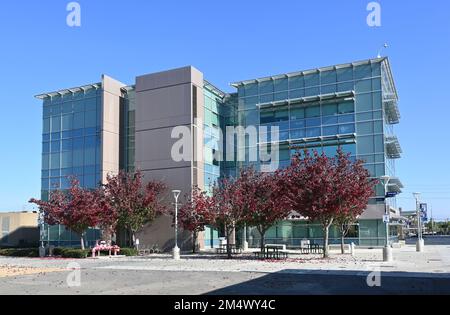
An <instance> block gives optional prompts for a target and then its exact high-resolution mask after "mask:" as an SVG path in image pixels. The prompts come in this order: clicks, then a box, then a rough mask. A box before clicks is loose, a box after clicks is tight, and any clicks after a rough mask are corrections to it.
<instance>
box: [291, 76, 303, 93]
mask: <svg viewBox="0 0 450 315" xmlns="http://www.w3.org/2000/svg"><path fill="white" fill-rule="evenodd" d="M304 86H305V84H304V82H303V76H301V75H298V76H295V77H290V78H289V89H291V90H292V89H300V88H303V87H304Z"/></svg>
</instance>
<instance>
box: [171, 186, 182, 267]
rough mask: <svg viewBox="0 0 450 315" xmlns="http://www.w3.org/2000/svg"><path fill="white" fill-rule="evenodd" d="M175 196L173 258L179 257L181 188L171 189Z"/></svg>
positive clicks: (177, 258)
mask: <svg viewBox="0 0 450 315" xmlns="http://www.w3.org/2000/svg"><path fill="white" fill-rule="evenodd" d="M172 193H173V197H174V198H175V247H174V248H173V259H175V260H179V259H180V249H179V248H178V197H180V194H181V190H172Z"/></svg>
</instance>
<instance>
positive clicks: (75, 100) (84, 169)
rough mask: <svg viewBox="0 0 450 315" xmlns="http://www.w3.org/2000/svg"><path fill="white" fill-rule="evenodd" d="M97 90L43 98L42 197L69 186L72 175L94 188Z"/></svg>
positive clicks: (98, 165)
mask: <svg viewBox="0 0 450 315" xmlns="http://www.w3.org/2000/svg"><path fill="white" fill-rule="evenodd" d="M101 107H102V96H101V90H96V89H89V90H87V91H85V92H76V93H67V94H64V95H56V96H54V97H51V98H47V99H45V100H44V113H43V126H44V128H43V133H42V140H43V142H42V185H41V187H42V198H43V199H46V198H48V193H49V191H51V190H55V189H67V188H69V187H70V179H69V178H70V176H75V177H76V178H77V179H78V180H79V181H80V184H81V185H82V186H84V187H88V188H95V187H96V186H97V184H98V183H99V182H100V180H101V178H100V171H101V170H100V168H101V114H102V110H101Z"/></svg>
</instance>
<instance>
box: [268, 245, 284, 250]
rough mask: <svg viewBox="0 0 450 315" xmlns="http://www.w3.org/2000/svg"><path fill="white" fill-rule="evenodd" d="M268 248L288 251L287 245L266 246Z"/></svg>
mask: <svg viewBox="0 0 450 315" xmlns="http://www.w3.org/2000/svg"><path fill="white" fill-rule="evenodd" d="M265 247H266V248H278V249H280V250H284V251H286V245H285V244H266V245H265Z"/></svg>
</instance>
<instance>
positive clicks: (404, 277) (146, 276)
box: [0, 245, 450, 294]
mask: <svg viewBox="0 0 450 315" xmlns="http://www.w3.org/2000/svg"><path fill="white" fill-rule="evenodd" d="M291 256H292V255H291ZM182 257H183V259H182V260H180V261H174V260H172V259H170V256H168V255H155V256H151V257H145V258H143V257H136V258H102V259H85V260H71V259H68V260H65V259H27V258H4V257H0V294H13V293H18V294H23V293H25V294H33V293H39V294H77V293H78V294H277V293H278V294H309V293H316V294H328V293H357V294H366V293H367V294H371V293H389V294H392V293H448V294H450V245H433V246H431V245H430V246H426V247H425V252H423V253H417V252H416V251H415V247H414V246H413V245H407V246H405V247H403V248H401V249H394V258H395V261H394V262H392V263H384V262H382V251H381V249H359V250H357V252H356V255H355V257H352V256H350V255H340V254H339V253H337V252H334V253H332V256H331V258H330V259H328V260H323V259H320V257H319V256H316V255H298V256H292V258H291V259H289V260H287V261H258V260H255V259H251V258H250V257H251V255H247V256H240V257H237V258H236V259H233V260H227V259H218V258H215V256H211V255H205V254H203V255H196V256H192V255H188V256H182ZM74 264H75V265H74ZM68 267H69V269H66V268H68ZM8 268H9V269H13V270H15V273H14V274H8V273H4V274H3V277H2V272H1V270H5V269H8ZM74 268H75V269H78V268H79V269H80V270H79V275H80V277H79V278H80V281H81V282H80V283H81V286H79V287H77V286H76V287H70V286H69V285H68V283H67V279H68V276H69V275H73V273H74ZM61 269H65V270H66V271H64V272H53V270H54V271H57V270H61ZM20 270H34V271H39V272H38V273H37V274H36V273H34V274H33V272H32V274H27V273H28V272H25V273H22V274H21V273H20ZM371 272H379V273H380V275H381V279H382V281H381V282H382V286H381V287H375V288H371V287H369V286H368V285H367V281H366V280H367V275H368V274H369V273H371Z"/></svg>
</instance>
